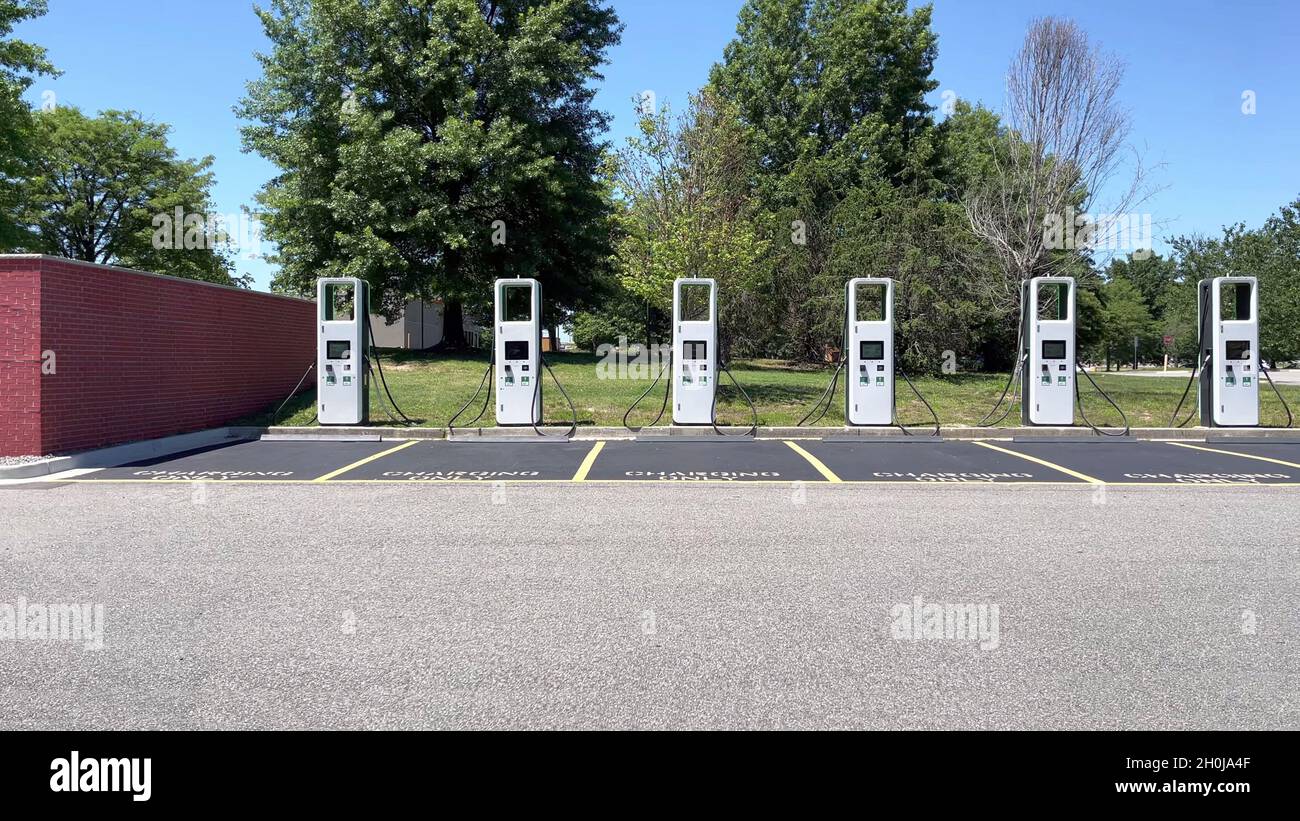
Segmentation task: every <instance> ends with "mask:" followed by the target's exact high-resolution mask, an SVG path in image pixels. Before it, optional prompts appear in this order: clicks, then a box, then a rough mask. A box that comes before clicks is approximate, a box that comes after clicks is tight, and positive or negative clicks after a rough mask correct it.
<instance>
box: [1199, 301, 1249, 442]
mask: <svg viewBox="0 0 1300 821" xmlns="http://www.w3.org/2000/svg"><path fill="white" fill-rule="evenodd" d="M1196 309H1197V315H1198V322H1197V328H1198V331H1197V338H1198V340H1199V350H1200V356H1201V357H1203V358H1204V364H1203V366H1202V367H1201V379H1200V382H1199V383H1198V385H1197V395H1198V398H1199V400H1200V406H1201V424H1202V425H1204V426H1205V427H1209V428H1217V427H1254V426H1257V425H1258V424H1259V380H1260V369H1261V367H1262V366H1261V364H1260V361H1259V283H1258V282H1257V281H1256V279H1255V277H1215V278H1214V279H1205V280H1201V282H1200V283H1198V287H1197V297H1196Z"/></svg>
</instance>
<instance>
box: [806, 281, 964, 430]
mask: <svg viewBox="0 0 1300 821" xmlns="http://www.w3.org/2000/svg"><path fill="white" fill-rule="evenodd" d="M840 344H841V346H842V350H841V354H840V361H839V365H837V366H836V368H835V374H834V376H832V377H831V382H830V384H829V385H828V386H827V387H826V390H825V391H823V392H822V395H821V396H820V397H818V399H817V401H816V402H814V403H813V406H812V409H811V410H809V411H808V412H807V413H806V414H804V416H803V418H802V419H800V420H799V422H798V424H797V425H796V427H803V426H804V425H805V424H807V423H808V420H809V419H812V422H813V424H816V423H817V422H819V421H821V419H822V417H824V416H825V415H826V414H827V412H828V411H830V408H831V404H832V403H833V402H834V399H835V388H836V386H837V385H838V384H839V381H840V373H841V372H843V371H844V370H845V368H847V369H848V372H847V374H846V376H845V380H844V424H845V425H846V426H847V427H867V426H882V427H883V426H893V427H897V428H899V429H900V430H902V432H903V434H904V436H911V435H912V432H911V431H910V430H909V429H908V428H909V426H908V425H906V424H903V423H902V422H899V421H898V403H897V396H896V389H895V384H894V378H895V377H896V376H901V377H902V378H903V381H905V382H906V383H907V386H908V387H909V388H911V389H912V393H914V394H916V398H917V399H919V400H921V404H922V405H925V409H926V410H928V411H929V412H930V416H931V418H932V419H933V420H934V421H933V424H934V431H933V433H932V434H931V435H932V436H940V435H941V434H942V427H941V425H940V423H939V416H938V414H936V413H935V411H934V407H933V406H932V405H931V404H930V402H929V401H928V400H927V399H926V398H925V396H924V395H923V394H922V393H921V392H920V391H919V390H917V388H916V385H914V384H912V380H911V379H909V378H908V377H907V374H906V373H904V372H903V370H902V368H900V367H898V365H897V363H896V361H895V356H894V352H895V340H894V280H893V279H890V278H889V277H855V278H853V279H850V280H849V281H848V282H847V283H845V286H844V329H843V333H842V335H841V338H840ZM814 414H816V418H813V415H814Z"/></svg>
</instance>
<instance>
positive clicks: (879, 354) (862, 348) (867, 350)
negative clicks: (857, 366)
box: [858, 341, 885, 359]
mask: <svg viewBox="0 0 1300 821" xmlns="http://www.w3.org/2000/svg"><path fill="white" fill-rule="evenodd" d="M858 358H859V359H884V358H885V343H884V342H881V341H876V342H860V343H859V344H858Z"/></svg>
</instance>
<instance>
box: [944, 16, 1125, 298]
mask: <svg viewBox="0 0 1300 821" xmlns="http://www.w3.org/2000/svg"><path fill="white" fill-rule="evenodd" d="M1123 76H1124V65H1123V63H1122V62H1121V61H1119V60H1118V59H1117V58H1115V57H1112V56H1109V55H1106V54H1104V53H1102V52H1101V51H1100V50H1098V49H1096V48H1094V47H1093V46H1092V45H1091V44H1090V43H1089V41H1088V36H1087V34H1086V33H1085V32H1084V31H1083V30H1082V29H1080V28H1079V27H1078V26H1077V25H1076V24H1075V23H1073V22H1071V21H1069V20H1061V19H1057V18H1051V17H1048V18H1041V19H1038V20H1035V21H1034V22H1033V23H1032V24H1031V25H1030V27H1029V31H1028V33H1027V34H1026V36H1025V41H1024V45H1023V46H1022V48H1021V50H1020V52H1019V54H1018V55H1017V56H1016V58H1015V59H1014V60H1013V61H1012V63H1011V67H1010V70H1009V73H1008V77H1007V99H1006V106H1005V110H1004V112H1003V122H1004V125H1005V131H1004V132H1003V133H1002V136H1001V138H1000V139H999V140H997V141H996V142H995V144H994V145H993V146H991V152H990V156H991V158H992V160H993V163H994V170H993V173H992V174H986V175H984V176H983V178H982V179H981V180H980V184H979V185H976V186H974V187H972V189H971V190H970V191H968V193H967V196H966V198H965V206H966V212H967V217H968V219H969V222H970V226H971V230H972V231H973V232H974V233H975V235H976V236H978V237H980V238H981V239H983V240H984V241H985V242H987V243H988V244H989V246H990V247H991V248H992V249H993V251H994V253H995V254H996V255H997V258H998V260H999V262H1000V265H1001V269H1002V272H1003V277H1002V279H1001V280H1000V282H999V283H998V288H997V290H996V291H995V293H994V294H993V296H994V298H996V299H997V300H998V301H999V303H1000V304H1002V305H1003V306H1010V305H1012V304H1014V303H1015V302H1016V301H1017V299H1018V291H1019V284H1020V282H1021V280H1023V279H1027V278H1029V277H1033V276H1044V275H1059V274H1060V273H1062V268H1063V267H1067V266H1070V265H1073V264H1075V263H1076V262H1077V256H1078V254H1076V253H1073V252H1074V251H1076V250H1078V251H1084V252H1086V251H1088V250H1089V243H1090V242H1091V241H1092V240H1095V239H1096V238H1098V237H1099V236H1100V235H1101V234H1100V233H1099V232H1104V231H1107V230H1112V229H1114V228H1115V227H1116V224H1115V223H1113V222H1109V223H1103V224H1093V225H1091V226H1079V225H1078V223H1077V222H1076V218H1075V217H1074V215H1075V214H1080V215H1083V214H1088V213H1090V212H1093V211H1097V210H1104V211H1106V212H1108V213H1110V214H1120V213H1122V212H1127V211H1129V210H1130V209H1131V208H1133V207H1135V206H1136V205H1137V204H1138V203H1140V202H1141V201H1142V200H1143V199H1144V198H1145V196H1146V195H1147V192H1146V191H1145V175H1144V173H1143V171H1142V169H1141V168H1140V166H1139V167H1136V168H1134V169H1133V170H1132V175H1131V177H1130V178H1129V181H1128V183H1127V184H1125V185H1121V186H1120V188H1119V192H1120V193H1119V194H1118V196H1117V197H1115V199H1114V201H1113V202H1112V203H1111V204H1110V206H1109V207H1107V208H1104V209H1100V208H1098V206H1099V203H1100V198H1101V196H1102V195H1103V192H1104V191H1106V190H1108V189H1109V187H1110V184H1111V183H1112V182H1118V181H1119V177H1120V174H1121V172H1122V171H1124V170H1125V164H1124V154H1125V149H1126V147H1127V143H1126V141H1127V138H1128V131H1129V117H1128V114H1127V113H1126V112H1125V111H1124V109H1123V108H1122V107H1121V105H1120V102H1119V99H1118V93H1119V86H1120V82H1121V80H1122V79H1123ZM1080 227H1083V229H1084V230H1083V231H1080V230H1079V228H1080ZM1076 239H1079V240H1081V243H1080V244H1078V245H1076V244H1075V242H1074V240H1076ZM1062 251H1066V253H1062ZM1072 258H1074V259H1072ZM1008 312H1009V311H1008Z"/></svg>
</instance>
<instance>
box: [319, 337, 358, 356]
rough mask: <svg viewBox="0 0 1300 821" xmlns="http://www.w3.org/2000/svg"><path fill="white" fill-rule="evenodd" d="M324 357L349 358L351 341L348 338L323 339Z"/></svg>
mask: <svg viewBox="0 0 1300 821" xmlns="http://www.w3.org/2000/svg"><path fill="white" fill-rule="evenodd" d="M325 358H326V359H351V358H352V342H351V340H348V339H329V340H326V341H325Z"/></svg>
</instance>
